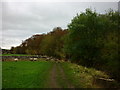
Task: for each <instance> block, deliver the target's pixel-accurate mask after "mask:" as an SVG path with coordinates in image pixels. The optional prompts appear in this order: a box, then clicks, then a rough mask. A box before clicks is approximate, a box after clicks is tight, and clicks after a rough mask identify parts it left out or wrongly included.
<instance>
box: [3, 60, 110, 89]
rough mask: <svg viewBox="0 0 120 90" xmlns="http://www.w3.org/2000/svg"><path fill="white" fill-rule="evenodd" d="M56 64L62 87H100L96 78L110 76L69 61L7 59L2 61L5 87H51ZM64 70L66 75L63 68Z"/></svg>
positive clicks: (58, 79)
mask: <svg viewBox="0 0 120 90" xmlns="http://www.w3.org/2000/svg"><path fill="white" fill-rule="evenodd" d="M54 64H56V70H57V71H56V73H55V74H56V76H57V77H56V80H57V83H58V84H59V86H60V87H62V88H67V87H68V84H69V85H70V84H71V85H72V86H74V87H76V88H99V87H100V86H99V85H97V83H94V79H95V78H100V77H103V78H109V76H108V75H106V74H105V73H104V72H101V71H98V70H95V69H92V68H86V67H83V66H80V65H76V64H73V63H69V62H61V63H56V62H55V61H44V60H42V61H41V60H40V61H36V62H31V61H18V62H10V61H8V62H7V61H6V62H3V63H2V86H3V88H47V87H49V83H50V82H49V81H50V77H51V76H50V71H51V70H52V66H53V65H54ZM60 68H62V69H63V71H64V77H65V78H64V77H63V74H62V73H61V69H60Z"/></svg>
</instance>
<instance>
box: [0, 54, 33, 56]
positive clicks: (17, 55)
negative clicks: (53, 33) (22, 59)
mask: <svg viewBox="0 0 120 90" xmlns="http://www.w3.org/2000/svg"><path fill="white" fill-rule="evenodd" d="M0 56H34V55H27V54H0Z"/></svg>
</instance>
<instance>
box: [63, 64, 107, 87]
mask: <svg viewBox="0 0 120 90" xmlns="http://www.w3.org/2000/svg"><path fill="white" fill-rule="evenodd" d="M61 66H62V67H63V69H64V72H65V74H66V76H67V78H68V80H69V81H70V82H71V83H72V84H73V85H74V86H75V87H77V88H99V87H100V86H99V85H97V83H94V79H95V78H100V77H103V78H109V76H108V75H106V74H105V73H104V72H101V71H98V70H95V69H92V68H86V67H83V66H80V65H76V64H73V63H68V62H65V63H61Z"/></svg>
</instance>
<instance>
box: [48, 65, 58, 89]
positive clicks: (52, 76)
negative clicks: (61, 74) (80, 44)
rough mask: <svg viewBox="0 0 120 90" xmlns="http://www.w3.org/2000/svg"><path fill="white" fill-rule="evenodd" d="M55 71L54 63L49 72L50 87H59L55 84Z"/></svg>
mask: <svg viewBox="0 0 120 90" xmlns="http://www.w3.org/2000/svg"><path fill="white" fill-rule="evenodd" d="M56 78H57V73H56V64H54V65H53V67H52V70H51V72H50V84H49V86H50V88H60V86H59V85H58V84H57V79H56Z"/></svg>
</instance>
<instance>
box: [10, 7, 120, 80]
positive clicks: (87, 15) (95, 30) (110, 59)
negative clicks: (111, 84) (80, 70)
mask: <svg viewBox="0 0 120 90" xmlns="http://www.w3.org/2000/svg"><path fill="white" fill-rule="evenodd" d="M119 30H120V16H119V13H118V12H114V11H112V10H110V11H109V12H107V13H106V14H98V13H96V12H95V11H92V10H90V9H86V12H84V13H81V14H77V16H75V17H74V18H73V19H72V20H71V23H70V24H69V25H68V29H66V30H62V29H61V28H60V27H57V28H54V29H53V31H51V32H49V33H47V34H41V35H33V36H32V37H31V38H28V39H27V40H25V41H24V42H23V43H22V44H21V45H20V46H18V47H15V48H14V47H12V48H11V51H12V52H13V53H19V54H40V55H48V56H53V57H56V58H60V59H68V60H71V61H72V62H76V63H78V64H81V65H84V66H86V67H93V68H97V69H100V70H104V71H106V72H107V73H108V74H110V75H111V76H112V77H113V78H116V79H117V80H120V77H119V76H120V72H119V70H120V59H119V54H118V53H119V52H120V49H119V47H120V44H119V37H120V35H119V32H120V31H119Z"/></svg>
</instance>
